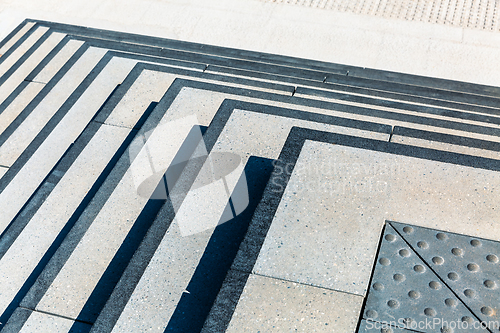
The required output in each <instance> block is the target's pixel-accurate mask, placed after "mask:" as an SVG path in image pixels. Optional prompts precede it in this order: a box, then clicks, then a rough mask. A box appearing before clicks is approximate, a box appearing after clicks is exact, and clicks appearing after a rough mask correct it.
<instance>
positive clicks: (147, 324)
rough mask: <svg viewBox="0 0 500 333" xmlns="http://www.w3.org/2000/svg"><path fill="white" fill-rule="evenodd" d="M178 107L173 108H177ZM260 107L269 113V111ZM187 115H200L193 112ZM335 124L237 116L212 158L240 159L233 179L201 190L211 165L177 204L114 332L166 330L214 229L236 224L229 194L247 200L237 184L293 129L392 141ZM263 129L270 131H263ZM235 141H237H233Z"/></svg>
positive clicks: (274, 152) (242, 113)
mask: <svg viewBox="0 0 500 333" xmlns="http://www.w3.org/2000/svg"><path fill="white" fill-rule="evenodd" d="M174 105H175V104H174V103H173V104H172V106H174ZM257 107H258V106H257ZM260 107H261V108H263V109H265V106H260ZM187 110H199V109H191V108H188V109H187ZM198 112H199V111H198ZM285 114H286V111H283V115H285ZM304 117H305V116H304ZM200 118H201V117H200ZM220 122H221V121H220V120H218V119H217V120H214V123H217V124H218V123H220ZM331 122H332V123H331V124H325V123H321V122H314V121H305V120H300V119H289V118H286V117H277V116H272V115H267V114H265V113H256V112H249V111H241V110H234V111H233V113H232V114H231V116H230V117H229V119H228V120H227V122H226V124H225V126H224V128H223V130H222V132H221V133H220V134H217V136H216V137H218V140H217V141H215V142H214V146H213V149H212V151H211V152H210V154H209V157H208V158H209V161H213V160H217V158H218V157H216V156H220V155H217V154H222V153H224V152H231V154H236V155H235V156H238V166H237V167H236V168H235V169H234V170H230V171H231V173H228V175H227V176H226V177H225V182H224V184H222V181H220V180H219V181H218V182H220V184H219V185H220V186H216V185H217V184H215V185H214V186H206V187H202V188H201V189H199V188H198V187H197V183H205V182H204V179H203V178H204V177H206V175H207V174H210V172H209V170H210V169H211V168H212V164H211V163H210V162H207V163H205V164H204V165H203V166H202V168H201V169H200V173H199V174H198V176H197V177H196V179H195V181H194V183H193V185H192V187H191V190H190V191H189V192H188V193H187V195H186V196H185V198H183V201H182V203H181V204H179V206H176V205H175V203H173V205H174V209H175V210H176V215H175V220H174V221H173V222H172V224H171V225H170V228H169V231H168V232H167V233H166V234H165V236H164V237H163V239H162V241H161V243H160V245H159V246H158V248H157V250H156V252H155V254H154V256H153V258H152V259H151V262H150V264H149V265H148V267H147V269H146V270H145V272H144V274H142V277H141V280H140V281H139V283H138V284H137V286H136V288H135V290H134V293H133V294H132V296H131V297H130V300H129V302H128V303H127V305H126V307H125V308H124V310H123V312H122V314H121V316H120V318H119V319H118V321H117V323H116V325H115V326H114V328H113V332H129V331H143V330H145V329H153V330H155V331H163V330H164V329H165V328H166V327H167V324H168V323H169V320H170V318H171V316H172V314H173V313H174V311H175V310H176V307H177V304H178V302H179V300H180V299H181V297H183V293H184V291H185V290H186V288H187V287H188V284H189V283H190V281H191V278H192V276H193V274H194V271H195V269H196V267H197V266H198V264H199V262H200V259H201V257H202V255H203V252H204V249H205V247H206V245H207V243H208V242H209V240H210V237H211V235H212V234H213V232H214V228H215V227H216V226H217V225H218V224H220V223H222V222H224V221H225V220H227V219H231V218H232V217H231V216H226V213H227V212H226V210H227V202H228V199H229V198H228V193H233V194H232V196H231V198H232V199H233V200H234V201H233V202H235V201H237V200H238V199H240V200H242V199H241V198H238V197H237V196H238V195H239V194H236V197H233V196H234V195H235V192H237V191H235V188H236V184H237V183H238V181H240V179H241V177H242V172H243V170H242V166H243V165H245V164H246V163H247V161H248V158H249V157H250V156H251V155H253V156H261V157H265V158H276V157H277V156H278V154H279V151H280V150H281V147H282V146H283V144H284V143H285V140H286V137H287V135H288V133H289V131H290V129H291V127H292V126H294V125H301V126H305V127H309V128H314V129H320V130H324V131H330V132H341V133H357V134H359V135H361V136H367V137H372V138H378V139H380V140H387V139H388V133H377V132H369V131H366V130H365V131H363V130H360V129H357V128H355V127H354V126H352V127H342V126H336V125H335V120H334V119H332V120H331ZM243 124H245V126H243ZM263 124H266V126H265V127H263V126H262V125H263ZM235 137H236V138H237V140H234V138H235ZM256 137H259V140H255V138H256ZM214 139H215V137H214ZM209 145H210V144H209ZM207 198H210V200H207ZM235 205H236V204H235ZM236 209H238V208H237V207H236ZM167 271H168V277H167V278H163V277H162V275H163V274H161V273H159V272H167ZM166 291H168V292H166ZM144 299H148V302H147V303H145V302H142V301H141V300H144ZM133 314H135V315H133ZM137 314H140V317H137ZM132 318H133V319H132Z"/></svg>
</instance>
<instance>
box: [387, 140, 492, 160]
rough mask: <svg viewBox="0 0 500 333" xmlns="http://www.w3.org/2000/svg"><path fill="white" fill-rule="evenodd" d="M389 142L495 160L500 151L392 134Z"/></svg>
mask: <svg viewBox="0 0 500 333" xmlns="http://www.w3.org/2000/svg"><path fill="white" fill-rule="evenodd" d="M391 142H394V143H401V144H405V145H409V146H416V147H424V148H430V149H437V150H443V151H452V152H454V153H459V154H465V155H472V156H481V157H486V158H492V159H496V160H498V159H500V152H498V151H492V150H487V149H480V148H473V147H466V146H462V145H458V144H451V143H444V142H437V141H431V140H426V139H419V138H410V137H407V136H401V135H393V136H392V138H391Z"/></svg>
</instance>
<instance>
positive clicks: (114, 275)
mask: <svg viewBox="0 0 500 333" xmlns="http://www.w3.org/2000/svg"><path fill="white" fill-rule="evenodd" d="M35 23H36V24H35ZM0 50H1V51H2V52H4V55H5V56H2V57H0V70H1V71H3V72H0V73H2V75H3V76H0V101H3V102H2V103H1V104H0V179H1V182H0V210H1V211H2V214H1V215H0V271H1V272H5V273H4V274H3V275H1V274H0V275H1V276H0V279H3V280H2V281H3V282H0V283H1V285H2V286H6V287H5V288H2V290H1V291H0V322H2V323H5V322H7V325H5V326H4V325H2V324H0V329H1V330H2V332H4V331H5V332H19V331H21V332H44V331H51V332H70V331H71V332H89V331H92V332H125V331H126V332H130V331H134V332H136V331H139V332H142V331H148V332H149V331H156V332H164V331H167V332H168V331H175V332H200V331H203V332H224V331H228V332H239V331H255V330H262V331H271V330H273V329H276V327H279V329H281V330H289V329H298V328H300V329H301V330H305V331H314V330H318V331H324V330H325V327H332V328H333V327H334V326H335V325H336V327H340V328H341V330H342V331H343V332H344V331H345V332H354V331H356V330H359V331H363V330H364V331H370V330H371V326H369V322H368V321H366V319H368V318H365V316H364V315H363V314H364V308H363V306H364V305H363V304H364V303H365V299H366V297H367V292H368V290H369V288H370V279H371V276H372V274H373V273H372V272H373V267H374V260H375V258H376V256H377V249H378V244H379V242H380V237H381V231H382V228H383V225H384V223H385V221H386V220H397V221H400V222H402V223H412V224H413V225H416V226H422V227H431V228H438V229H439V228H440V229H441V230H447V231H450V232H456V233H462V234H468V235H473V236H475V237H483V238H486V239H491V240H496V239H500V236H499V235H498V232H496V231H495V230H496V229H495V228H494V227H493V228H492V227H491V226H492V225H494V222H495V211H496V208H497V207H496V203H497V202H498V194H497V191H496V190H497V188H498V187H499V186H498V184H497V183H498V176H497V173H498V163H500V162H499V161H498V160H499V157H500V156H499V154H498V152H499V148H500V146H499V145H500V109H499V107H498V105H499V104H498V99H499V95H498V92H499V91H500V90H499V89H498V88H496V87H486V86H478V85H472V84H465V83H461V82H453V81H446V80H435V79H432V78H422V77H416V76H411V75H403V74H399V73H388V72H383V71H375V70H365V69H361V68H354V67H348V66H343V65H338V64H327V63H320V62H315V61H306V60H301V59H295V58H288V57H282V56H274V55H266V54H258V53H254V52H249V51H241V50H232V49H224V48H220V47H213V46H207V45H201V44H191V43H185V42H178V41H173V40H162V39H159V38H152V37H147V36H137V35H130V34H123V33H117V32H110V31H104V30H96V29H92V28H82V27H76V26H69V25H63V24H57V23H50V22H35V21H32V20H27V21H26V22H24V24H23V25H21V26H19V27H18V29H17V30H16V31H14V33H13V34H11V35H10V36H8V38H6V40H5V41H3V42H0ZM0 53H1V52H0ZM347 74H348V75H347ZM134 138H135V140H133V139H134ZM160 180H163V182H161V181H160ZM478 189H483V190H481V191H478ZM40 230H43V232H42V233H40ZM247 230H248V232H247ZM26 244H30V246H29V248H26ZM269 295H271V298H270V296H269ZM263 302H264V303H265V306H263V305H262V304H263ZM283 304H287V306H286V307H284V306H283ZM308 304H314V307H312V308H311V310H310V311H309V310H307V311H304V307H306V308H307V307H308V306H309V305H308ZM331 304H335V306H334V307H332V306H331ZM332 308H335V309H332ZM277 313H278V314H279V315H280V317H277V315H276V314H277ZM311 313H312V314H311ZM279 318H287V320H286V321H285V320H280V319H279ZM330 325H331V326H330Z"/></svg>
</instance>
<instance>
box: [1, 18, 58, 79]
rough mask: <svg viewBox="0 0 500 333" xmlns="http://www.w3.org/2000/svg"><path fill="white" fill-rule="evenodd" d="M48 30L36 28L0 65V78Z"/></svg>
mask: <svg viewBox="0 0 500 333" xmlns="http://www.w3.org/2000/svg"><path fill="white" fill-rule="evenodd" d="M48 30H49V28H47V27H39V28H37V29H36V30H35V31H34V32H33V33H32V34H31V35H30V36H29V37H28V38H26V40H25V41H24V42H23V43H22V44H21V45H19V47H18V48H16V49H15V50H14V52H12V53H11V54H10V55H9V56H8V57H7V58H5V59H4V60H3V61H2V62H1V63H0V77H1V76H3V75H4V74H5V73H6V72H7V71H8V70H9V69H10V68H11V67H12V65H14V64H15V63H16V62H17V61H18V60H19V59H20V58H21V57H22V56H23V55H24V54H25V53H26V51H28V50H29V49H30V48H31V47H32V46H33V45H34V44H35V43H36V42H37V40H38V39H40V37H42V35H43V34H45V33H46V32H47V31H48Z"/></svg>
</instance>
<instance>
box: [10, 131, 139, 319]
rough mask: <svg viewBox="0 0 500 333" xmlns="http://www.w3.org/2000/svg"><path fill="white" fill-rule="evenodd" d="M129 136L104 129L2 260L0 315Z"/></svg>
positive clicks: (123, 132) (89, 144) (126, 132)
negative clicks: (27, 245) (28, 245)
mask: <svg viewBox="0 0 500 333" xmlns="http://www.w3.org/2000/svg"><path fill="white" fill-rule="evenodd" d="M128 133H129V130H128V129H126V128H119V127H114V126H107V125H105V126H102V127H101V128H100V129H99V131H98V133H96V135H95V136H94V137H93V138H92V140H91V141H90V142H89V143H88V145H87V146H86V147H85V149H84V150H83V152H82V153H81V154H80V156H79V157H78V158H77V160H76V161H75V162H74V164H73V165H72V166H71V167H70V169H69V170H68V171H67V172H66V174H65V175H64V176H63V178H62V179H61V181H60V182H59V183H58V184H57V186H56V187H55V188H54V189H53V190H52V192H51V193H50V195H49V196H48V198H47V199H46V200H45V201H44V203H43V204H42V206H41V207H40V208H39V209H38V211H37V212H36V214H35V215H34V216H33V218H32V219H31V220H30V222H29V223H28V224H27V225H26V227H25V228H24V229H23V231H22V232H21V234H20V235H19V236H18V237H17V238H16V240H15V241H14V243H13V244H12V245H11V246H10V247H9V249H8V250H7V252H6V253H5V255H3V256H2V258H1V259H0V267H1V271H2V272H3V274H2V275H1V276H0V280H1V284H2V286H3V287H2V290H1V291H0V313H3V312H4V311H5V310H6V309H7V307H8V306H9V304H10V303H11V302H12V301H13V299H14V297H15V296H16V294H17V293H18V292H19V290H20V289H21V287H22V286H23V285H24V283H25V282H26V280H27V279H28V277H29V276H30V274H32V272H33V270H34V269H35V268H36V266H37V265H38V263H39V261H40V259H41V258H42V257H43V256H44V254H45V253H46V251H47V250H48V249H49V247H50V246H51V245H52V243H53V242H54V240H55V238H56V237H57V236H58V235H59V233H60V232H61V230H62V228H63V227H64V226H65V225H66V223H67V222H68V220H69V219H70V217H71V216H72V214H73V213H74V212H75V210H76V209H77V207H78V206H79V204H80V202H81V201H82V200H83V198H84V197H85V195H86V194H87V193H88V191H89V190H90V188H91V187H92V185H93V184H94V182H95V181H96V179H97V178H98V177H99V175H100V174H101V173H102V171H103V169H104V168H105V167H106V165H107V164H108V163H109V160H110V159H111V158H112V157H113V155H114V154H115V152H116V150H117V149H118V148H119V147H120V145H121V143H122V141H123V140H124V139H125V137H126V136H127V135H128ZM40 230H43V232H42V233H41V232H40ZM26 244H31V246H30V247H29V248H27V247H26Z"/></svg>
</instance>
